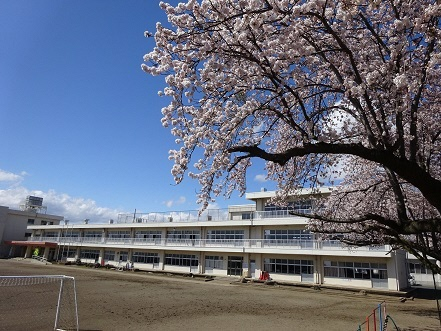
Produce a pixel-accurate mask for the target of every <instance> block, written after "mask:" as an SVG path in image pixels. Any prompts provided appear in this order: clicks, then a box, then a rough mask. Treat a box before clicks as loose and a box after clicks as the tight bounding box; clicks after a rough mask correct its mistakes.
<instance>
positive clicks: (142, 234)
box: [135, 230, 162, 239]
mask: <svg viewBox="0 0 441 331" xmlns="http://www.w3.org/2000/svg"><path fill="white" fill-rule="evenodd" d="M161 237H162V231H155V230H153V231H136V232H135V238H137V239H161Z"/></svg>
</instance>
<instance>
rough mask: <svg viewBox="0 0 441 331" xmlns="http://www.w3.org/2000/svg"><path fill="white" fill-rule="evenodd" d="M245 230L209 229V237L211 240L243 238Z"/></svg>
mask: <svg viewBox="0 0 441 331" xmlns="http://www.w3.org/2000/svg"><path fill="white" fill-rule="evenodd" d="M244 237H245V232H244V230H208V231H207V239H209V240H243V239H244Z"/></svg>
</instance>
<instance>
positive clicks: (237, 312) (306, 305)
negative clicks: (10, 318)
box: [0, 260, 440, 331]
mask: <svg viewBox="0 0 441 331" xmlns="http://www.w3.org/2000/svg"><path fill="white" fill-rule="evenodd" d="M45 274H46V275H49V274H54V275H67V276H73V277H75V279H76V286H77V295H78V305H79V319H80V329H81V330H84V331H86V330H90V331H91V330H127V331H129V330H228V329H229V330H264V329H266V330H327V331H334V330H335V331H337V330H338V331H340V330H354V331H356V330H357V329H358V325H359V323H361V322H362V321H363V320H364V319H365V317H366V315H368V314H370V312H371V311H372V309H374V308H375V307H376V306H377V305H378V303H380V302H382V301H386V307H387V313H388V314H389V315H391V316H392V317H393V319H394V321H395V322H396V323H397V325H398V326H399V327H400V328H401V330H407V331H422V330H430V331H433V330H440V328H439V322H438V319H437V310H436V301H435V300H433V299H419V298H415V300H414V301H410V300H408V301H406V302H404V303H402V302H400V301H399V299H398V298H397V297H391V296H382V295H372V294H368V295H361V294H359V293H353V292H346V291H336V290H326V289H322V290H314V289H312V288H298V287H285V286H283V287H278V286H269V285H263V284H250V283H248V284H241V283H239V282H237V278H231V279H230V278H226V277H222V278H216V279H215V280H213V281H209V282H205V281H204V279H202V278H184V277H182V276H167V275H158V274H150V273H144V272H142V273H141V272H139V273H134V272H121V271H115V270H104V269H91V268H86V267H78V266H62V265H43V264H36V263H29V262H26V261H16V260H0V275H3V276H4V275H45ZM5 307H8V308H9V307H10V302H7V301H6V300H4V297H3V299H2V293H1V288H0V314H1V311H3V310H4V309H5ZM14 309H17V318H19V319H20V320H21V321H22V322H23V321H26V323H28V324H27V325H29V328H28V330H38V328H37V327H35V326H34V327H33V326H32V321H33V317H32V316H30V314H21V313H20V312H19V308H18V307H17V308H14ZM0 330H4V329H2V325H0ZM8 330H10V331H14V330H12V329H10V328H8ZM20 330H21V329H20ZM363 330H364V329H363ZM388 330H394V329H392V328H388Z"/></svg>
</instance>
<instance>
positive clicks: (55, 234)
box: [44, 231, 58, 238]
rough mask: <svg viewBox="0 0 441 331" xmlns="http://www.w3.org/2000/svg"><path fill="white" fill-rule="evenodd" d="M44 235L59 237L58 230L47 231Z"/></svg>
mask: <svg viewBox="0 0 441 331" xmlns="http://www.w3.org/2000/svg"><path fill="white" fill-rule="evenodd" d="M44 236H45V237H49V238H56V237H58V231H46V232H45V233H44Z"/></svg>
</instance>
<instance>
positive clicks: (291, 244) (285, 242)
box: [28, 237, 388, 251]
mask: <svg viewBox="0 0 441 331" xmlns="http://www.w3.org/2000/svg"><path fill="white" fill-rule="evenodd" d="M28 240H30V241H40V242H43V241H46V242H47V241H50V242H56V243H58V244H60V245H72V246H73V245H83V244H96V245H118V246H164V247H167V246H168V247H176V246H180V247H190V246H192V247H213V248H215V247H218V248H222V247H236V248H237V247H244V248H268V249H271V248H277V249H294V250H301V249H308V250H348V249H349V250H357V251H388V250H387V249H386V247H385V246H364V247H354V246H347V245H344V244H342V243H341V242H340V241H338V240H312V239H311V240H303V239H176V238H107V237H94V238H88V237H69V238H64V237H60V238H54V237H31V238H29V239H28Z"/></svg>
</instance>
